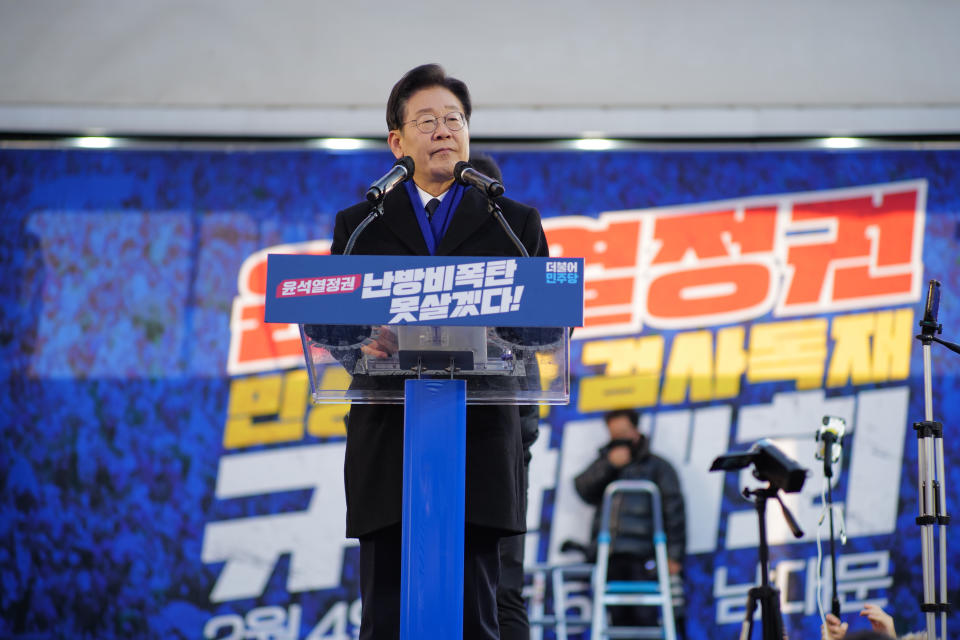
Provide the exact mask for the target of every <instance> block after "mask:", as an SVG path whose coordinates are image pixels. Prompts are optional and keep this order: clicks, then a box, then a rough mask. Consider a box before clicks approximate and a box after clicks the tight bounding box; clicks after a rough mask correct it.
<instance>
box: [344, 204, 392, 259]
mask: <svg viewBox="0 0 960 640" xmlns="http://www.w3.org/2000/svg"><path fill="white" fill-rule="evenodd" d="M370 205H371V206H370V213H368V214H367V217H366V218H364V219H363V221H361V222H360V224H358V225H357V228H356V229H354V230H353V233H351V234H350V238H349V239H348V240H347V245H346V246H345V247H344V249H343V255H345V256H348V255H350V254H351V253H353V245H355V244H356V243H357V238H359V237H360V234H361V233H363V230H364V229H366V228H367V226H368V225H369V224H370V223H371V222H373V221H374V220H376V219H377V218H379V217H380V216H382V215H383V196H382V195H381V196H380V197H379V198H377V199H376V200H374V201H373V202H371V203H370Z"/></svg>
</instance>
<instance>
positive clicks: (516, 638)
mask: <svg viewBox="0 0 960 640" xmlns="http://www.w3.org/2000/svg"><path fill="white" fill-rule="evenodd" d="M470 165H471V166H472V167H473V168H474V169H476V170H477V171H479V172H480V173H483V174H486V175H488V176H490V177H491V178H493V179H495V180H496V181H497V182H500V183H501V184H502V183H503V174H502V173H501V172H500V167H499V166H498V165H497V163H496V161H495V160H494V159H493V158H491V157H490V156H488V155H487V154H485V153H474V154H471V155H470ZM534 362H535V361H534ZM538 435H540V407H539V406H537V405H521V406H520V440H521V442H522V443H523V474H524V491H525V492H526V490H527V488H528V487H529V485H530V458H531V457H532V456H531V453H530V447H532V446H533V443H534V442H535V441H536V439H537V436H538ZM525 540H526V536H525V535H524V534H522V533H521V534H518V535H515V536H507V537H505V538H501V539H500V583H499V584H498V585H497V621H498V622H499V623H500V640H530V621H529V617H528V616H527V606H526V602H525V601H524V599H523V547H524V543H525Z"/></svg>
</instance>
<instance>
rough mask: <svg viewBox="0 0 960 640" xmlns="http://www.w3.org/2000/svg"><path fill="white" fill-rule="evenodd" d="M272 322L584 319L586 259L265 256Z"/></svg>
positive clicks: (527, 323)
mask: <svg viewBox="0 0 960 640" xmlns="http://www.w3.org/2000/svg"><path fill="white" fill-rule="evenodd" d="M265 318H266V321H267V322H290V323H301V324H374V323H380V324H428V325H447V326H449V325H467V326H477V325H481V326H483V325H497V326H507V327H579V326H582V325H583V258H480V257H449V256H442V257H437V256H367V255H363V256H317V255H282V254H271V255H270V256H269V257H268V259H267V296H266V315H265Z"/></svg>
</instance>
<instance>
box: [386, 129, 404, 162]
mask: <svg viewBox="0 0 960 640" xmlns="http://www.w3.org/2000/svg"><path fill="white" fill-rule="evenodd" d="M387 144H388V145H390V151H392V152H393V157H394V158H397V159H398V160H399V159H400V158H402V157H403V139H402V138H401V137H400V132H399V131H397V130H396V129H394V130H393V131H391V132H390V133H389V134H387Z"/></svg>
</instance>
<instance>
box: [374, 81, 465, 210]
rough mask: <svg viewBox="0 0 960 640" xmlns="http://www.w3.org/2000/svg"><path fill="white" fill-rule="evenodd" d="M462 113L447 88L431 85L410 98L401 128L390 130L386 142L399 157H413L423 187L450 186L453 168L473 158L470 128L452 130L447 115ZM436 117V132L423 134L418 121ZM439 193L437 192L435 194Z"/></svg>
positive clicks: (416, 172) (415, 174)
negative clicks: (446, 118) (471, 155)
mask: <svg viewBox="0 0 960 640" xmlns="http://www.w3.org/2000/svg"><path fill="white" fill-rule="evenodd" d="M453 111H459V112H461V113H462V112H463V105H462V104H460V101H459V100H458V99H457V97H456V96H455V95H453V93H452V92H451V91H450V90H449V89H446V88H444V87H440V86H436V87H428V88H426V89H421V90H420V91H417V92H416V93H414V94H413V95H412V96H410V99H409V100H407V105H406V108H405V113H404V114H403V123H402V124H401V125H400V129H397V130H394V131H391V132H390V135H389V137H388V138H387V141H388V142H389V144H390V150H391V151H393V155H394V156H395V157H397V158H402V157H403V156H410V157H411V158H413V162H414V172H413V179H414V182H416V183H417V184H418V185H419V186H420V187H421V188H423V189H424V190H426V191H429V190H430V189H429V187H434V188H439V187H441V186H448V185H449V183H450V181H452V180H453V167H454V166H455V165H456V164H457V163H458V162H460V161H461V160H463V161H466V160H467V159H468V158H469V157H470V134H469V132H468V130H467V127H466V126H464V127H463V129H460V130H459V131H450V129H448V128H447V126H446V124H444V122H443V119H444V116H446V115H447V114H449V113H451V112H453ZM425 117H435V118H437V119H438V120H439V122H438V123H437V128H436V130H435V131H434V132H433V133H423V132H422V131H420V130H419V129H418V128H417V125H416V122H415V121H416V120H420V119H422V118H425ZM435 195H436V194H435Z"/></svg>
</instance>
